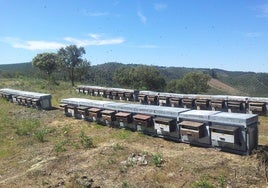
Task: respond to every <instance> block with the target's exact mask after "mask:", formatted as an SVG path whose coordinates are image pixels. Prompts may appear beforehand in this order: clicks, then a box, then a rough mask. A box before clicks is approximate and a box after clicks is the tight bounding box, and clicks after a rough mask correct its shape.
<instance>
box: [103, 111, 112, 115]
mask: <svg viewBox="0 0 268 188" xmlns="http://www.w3.org/2000/svg"><path fill="white" fill-rule="evenodd" d="M101 113H102V114H108V115H112V114H114V113H115V111H113V110H102V111H101Z"/></svg>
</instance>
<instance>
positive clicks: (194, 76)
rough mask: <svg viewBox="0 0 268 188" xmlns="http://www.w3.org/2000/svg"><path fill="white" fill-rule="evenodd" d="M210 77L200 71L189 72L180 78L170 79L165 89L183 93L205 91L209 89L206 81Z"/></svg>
mask: <svg viewBox="0 0 268 188" xmlns="http://www.w3.org/2000/svg"><path fill="white" fill-rule="evenodd" d="M210 79H211V77H210V76H208V75H207V74H204V73H202V72H190V73H187V74H186V75H184V77H183V78H182V79H177V80H171V81H170V82H169V83H168V85H167V90H168V91H169V92H177V93H185V94H197V93H202V92H206V91H207V90H208V89H209V85H208V81H209V80H210Z"/></svg>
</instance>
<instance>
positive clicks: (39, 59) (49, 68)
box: [32, 53, 59, 79]
mask: <svg viewBox="0 0 268 188" xmlns="http://www.w3.org/2000/svg"><path fill="white" fill-rule="evenodd" d="M32 65H33V66H34V67H37V68H38V69H39V70H41V71H42V72H44V73H45V74H47V75H48V77H49V79H50V78H51V74H52V73H53V72H55V71H56V70H57V67H58V66H59V58H58V55H57V54H55V53H41V54H37V55H36V56H35V57H34V58H33V60H32Z"/></svg>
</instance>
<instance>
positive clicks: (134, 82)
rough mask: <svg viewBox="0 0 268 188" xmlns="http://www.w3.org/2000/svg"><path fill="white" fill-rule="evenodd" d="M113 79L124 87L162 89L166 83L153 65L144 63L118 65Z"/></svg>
mask: <svg viewBox="0 0 268 188" xmlns="http://www.w3.org/2000/svg"><path fill="white" fill-rule="evenodd" d="M113 79H114V81H116V82H118V84H120V85H121V86H124V87H131V88H135V89H146V90H155V91H158V90H163V89H164V87H165V84H166V82H165V79H164V78H163V77H162V76H161V75H160V73H159V71H158V70H157V69H156V68H155V67H153V66H145V65H141V66H137V67H120V68H118V69H117V70H116V71H115V73H114V77H113Z"/></svg>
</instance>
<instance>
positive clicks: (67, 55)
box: [58, 45, 88, 86]
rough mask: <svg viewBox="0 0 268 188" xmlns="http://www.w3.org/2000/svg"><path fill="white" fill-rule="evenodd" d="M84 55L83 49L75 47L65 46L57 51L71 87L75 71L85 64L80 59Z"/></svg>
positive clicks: (84, 61)
mask: <svg viewBox="0 0 268 188" xmlns="http://www.w3.org/2000/svg"><path fill="white" fill-rule="evenodd" d="M85 53H86V51H85V49H84V48H83V47H77V46H76V45H70V46H66V47H65V48H60V49H59V51H58V55H59V57H60V62H61V65H62V67H63V68H64V69H65V70H66V72H67V74H68V77H69V79H70V80H71V83H72V86H74V80H75V69H76V68H77V67H81V65H82V64H85V63H86V62H87V61H86V60H84V59H82V56H83V55H84V54H85ZM87 63H88V62H87Z"/></svg>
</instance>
